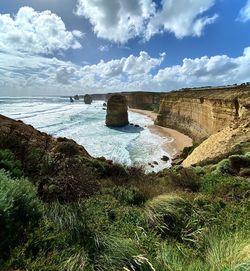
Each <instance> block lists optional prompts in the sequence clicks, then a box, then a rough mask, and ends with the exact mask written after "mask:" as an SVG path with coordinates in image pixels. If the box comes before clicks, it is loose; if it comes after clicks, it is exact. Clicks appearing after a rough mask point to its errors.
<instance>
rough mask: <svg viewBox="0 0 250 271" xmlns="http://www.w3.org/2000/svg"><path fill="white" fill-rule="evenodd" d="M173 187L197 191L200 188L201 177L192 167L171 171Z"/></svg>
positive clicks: (170, 176)
mask: <svg viewBox="0 0 250 271" xmlns="http://www.w3.org/2000/svg"><path fill="white" fill-rule="evenodd" d="M169 178H170V182H171V184H172V186H173V187H175V188H180V189H183V190H190V191H192V192H197V191H198V190H199V188H200V178H199V176H198V175H197V174H196V173H195V171H194V170H193V169H192V168H182V169H180V170H179V171H177V172H171V173H169Z"/></svg>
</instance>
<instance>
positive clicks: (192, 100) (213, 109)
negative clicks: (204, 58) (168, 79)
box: [156, 88, 250, 141]
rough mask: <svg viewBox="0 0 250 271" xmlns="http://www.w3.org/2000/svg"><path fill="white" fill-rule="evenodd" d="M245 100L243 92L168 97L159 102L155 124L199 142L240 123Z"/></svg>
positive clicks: (193, 92) (246, 94) (198, 92)
mask: <svg viewBox="0 0 250 271" xmlns="http://www.w3.org/2000/svg"><path fill="white" fill-rule="evenodd" d="M249 96H250V91H249V89H247V88H242V89H239V88H232V89H217V90H210V89H206V90H189V91H179V92H178V93H177V92H173V93H169V94H166V95H165V96H164V98H163V99H162V100H161V102H160V109H159V114H158V117H157V120H156V124H158V125H160V126H165V127H169V128H173V129H177V130H180V131H182V132H183V133H186V134H188V135H190V136H191V137H192V138H194V139H195V140H196V141H201V140H202V139H204V138H208V137H209V136H210V135H212V134H214V133H217V132H219V131H221V130H222V129H223V128H225V127H227V126H229V125H231V124H234V123H236V122H237V121H238V120H240V119H241V118H242V116H243V115H244V114H245V113H244V112H246V111H247V110H248V109H247V107H248V102H247V98H248V97H249Z"/></svg>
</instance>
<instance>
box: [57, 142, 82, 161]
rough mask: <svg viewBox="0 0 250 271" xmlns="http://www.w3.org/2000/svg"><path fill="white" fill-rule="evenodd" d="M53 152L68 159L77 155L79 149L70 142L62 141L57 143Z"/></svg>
mask: <svg viewBox="0 0 250 271" xmlns="http://www.w3.org/2000/svg"><path fill="white" fill-rule="evenodd" d="M55 151H56V152H59V153H62V154H64V155H66V156H69V157H70V156H74V155H77V154H79V149H78V146H77V144H76V143H75V142H74V141H71V140H68V141H62V142H60V143H58V145H57V146H56V148H55Z"/></svg>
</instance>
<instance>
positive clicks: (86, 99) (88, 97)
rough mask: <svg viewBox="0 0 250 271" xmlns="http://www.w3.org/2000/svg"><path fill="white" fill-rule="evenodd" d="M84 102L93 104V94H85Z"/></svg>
mask: <svg viewBox="0 0 250 271" xmlns="http://www.w3.org/2000/svg"><path fill="white" fill-rule="evenodd" d="M83 99H84V103H85V104H91V103H92V96H91V95H89V94H86V95H84V98H83Z"/></svg>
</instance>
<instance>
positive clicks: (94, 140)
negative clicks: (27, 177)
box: [0, 97, 191, 172]
mask: <svg viewBox="0 0 250 271" xmlns="http://www.w3.org/2000/svg"><path fill="white" fill-rule="evenodd" d="M0 103H1V108H0V114H3V115H6V116H8V117H11V118H13V119H17V120H22V121H23V122H25V123H27V124H30V125H32V126H34V127H35V128H36V129H38V130H40V131H42V132H46V133H48V134H51V135H53V136H56V137H68V138H72V139H73V140H75V141H76V142H77V143H79V144H81V145H83V146H85V148H86V150H87V151H88V152H89V154H90V155H91V156H93V157H101V156H103V157H105V158H106V159H110V160H113V161H114V162H118V163H121V164H123V165H128V166H132V165H133V166H142V167H144V168H145V169H146V171H155V172H157V171H159V170H162V169H164V168H168V167H170V166H171V161H172V158H174V157H175V156H176V154H178V153H179V152H180V151H181V150H182V148H183V147H185V146H188V145H189V144H190V142H191V141H188V139H187V138H186V137H185V136H184V135H182V134H180V133H178V132H177V131H174V130H171V129H167V128H163V127H159V126H155V125H154V118H155V116H156V114H155V113H152V112H151V114H152V115H150V114H149V112H147V111H143V112H142V111H140V110H138V112H136V111H134V112H132V110H131V111H129V121H130V123H133V124H134V125H135V124H136V125H138V126H139V127H135V126H134V125H128V126H126V127H123V128H118V129H110V128H108V127H106V126H105V115H106V111H105V110H104V108H103V101H94V102H93V103H92V104H91V105H86V104H84V103H83V101H77V102H75V103H69V101H68V99H66V98H59V97H43V98H41V97H37V98H34V97H33V98H0ZM190 140H191V139H190ZM163 156H168V157H169V158H170V159H169V161H167V162H166V161H162V160H161V158H162V157H163Z"/></svg>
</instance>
